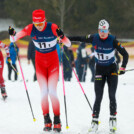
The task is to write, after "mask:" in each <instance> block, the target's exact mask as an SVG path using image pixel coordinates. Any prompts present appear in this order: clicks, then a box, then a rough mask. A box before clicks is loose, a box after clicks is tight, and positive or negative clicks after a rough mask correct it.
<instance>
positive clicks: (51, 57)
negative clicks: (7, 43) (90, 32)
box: [9, 9, 71, 131]
mask: <svg viewBox="0 0 134 134" xmlns="http://www.w3.org/2000/svg"><path fill="white" fill-rule="evenodd" d="M32 19H33V24H29V25H27V26H26V27H25V28H24V29H23V30H22V31H20V32H18V33H17V34H16V35H15V36H14V38H12V36H10V40H11V41H12V42H14V41H17V40H18V39H20V38H23V37H24V36H27V35H29V36H31V37H32V40H33V42H34V44H35V48H36V55H35V63H36V75H37V80H38V82H39V86H40V89H41V95H42V102H41V103H42V110H43V115H44V119H45V127H44V131H49V130H51V126H52V122H51V119H50V116H49V103H48V95H49V96H50V99H51V102H52V107H53V112H54V128H53V130H54V131H61V123H60V117H59V116H60V105H59V100H58V97H57V92H56V88H57V82H58V77H59V60H58V54H57V51H56V44H57V37H60V38H61V41H62V42H63V43H64V44H65V45H66V46H67V47H70V46H71V42H70V40H69V39H68V38H67V37H66V36H65V35H64V33H63V32H62V30H61V29H59V27H58V26H57V25H56V24H54V23H50V22H46V19H45V11H43V10H41V9H39V10H35V11H33V13H32ZM14 33H15V31H14V29H13V28H10V29H9V34H10V35H14Z"/></svg>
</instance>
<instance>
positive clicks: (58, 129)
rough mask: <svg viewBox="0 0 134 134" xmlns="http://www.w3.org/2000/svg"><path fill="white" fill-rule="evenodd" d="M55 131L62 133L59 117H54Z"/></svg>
mask: <svg viewBox="0 0 134 134" xmlns="http://www.w3.org/2000/svg"><path fill="white" fill-rule="evenodd" d="M53 131H55V132H60V131H61V121H60V117H59V116H54V128H53Z"/></svg>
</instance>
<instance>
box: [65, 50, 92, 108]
mask: <svg viewBox="0 0 134 134" xmlns="http://www.w3.org/2000/svg"><path fill="white" fill-rule="evenodd" d="M64 54H65V56H66V58H67V60H68V61H69V58H68V56H67V55H66V53H65V51H64ZM69 64H70V63H69ZM70 66H71V65H70ZM71 68H72V67H71ZM72 71H73V73H74V75H75V77H76V79H77V81H78V83H79V85H80V87H81V89H82V92H83V94H84V96H85V98H86V100H87V102H88V104H89V107H90V109H91V110H93V109H92V107H91V104H90V102H89V100H88V98H87V96H86V93H85V91H84V89H83V87H82V85H81V83H80V81H79V78H78V76H77V74H76V73H75V71H74V69H73V68H72Z"/></svg>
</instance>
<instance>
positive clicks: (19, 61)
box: [14, 43, 36, 122]
mask: <svg viewBox="0 0 134 134" xmlns="http://www.w3.org/2000/svg"><path fill="white" fill-rule="evenodd" d="M14 46H15V48H16V49H15V51H16V53H17V47H16V44H15V43H14ZM17 58H18V62H19V66H20V70H21V75H22V78H23V82H24V86H25V90H26V94H27V98H28V102H29V106H30V109H31V113H32V116H33V121H34V122H35V121H36V119H35V117H34V113H33V109H32V105H31V101H30V97H29V94H28V90H27V86H26V82H25V78H24V74H23V70H22V67H21V63H20V59H19V56H18V54H17Z"/></svg>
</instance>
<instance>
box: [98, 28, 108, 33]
mask: <svg viewBox="0 0 134 134" xmlns="http://www.w3.org/2000/svg"><path fill="white" fill-rule="evenodd" d="M100 32H101V33H108V29H100Z"/></svg>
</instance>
